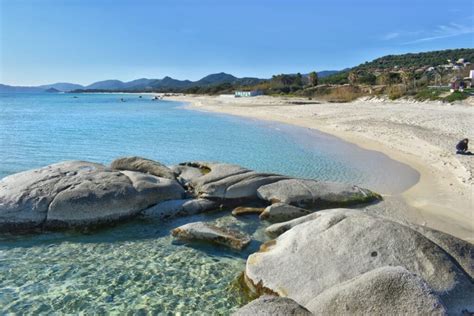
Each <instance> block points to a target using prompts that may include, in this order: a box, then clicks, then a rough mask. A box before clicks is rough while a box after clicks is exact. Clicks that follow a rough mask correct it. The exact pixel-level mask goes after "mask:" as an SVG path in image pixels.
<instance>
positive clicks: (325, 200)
mask: <svg viewBox="0 0 474 316" xmlns="http://www.w3.org/2000/svg"><path fill="white" fill-rule="evenodd" d="M257 192H258V196H259V197H260V198H261V199H263V200H265V201H268V202H270V203H272V204H273V203H278V202H281V203H286V204H291V205H294V206H298V207H302V208H307V209H322V208H330V207H339V206H349V205H356V204H361V203H368V202H373V201H376V200H380V199H381V196H380V195H378V194H377V193H374V192H372V191H370V190H367V189H363V188H360V187H358V186H355V185H347V184H342V183H335V182H323V181H316V180H305V179H287V180H282V181H278V182H275V183H271V184H268V185H264V186H261V187H260V188H259V189H258V190H257Z"/></svg>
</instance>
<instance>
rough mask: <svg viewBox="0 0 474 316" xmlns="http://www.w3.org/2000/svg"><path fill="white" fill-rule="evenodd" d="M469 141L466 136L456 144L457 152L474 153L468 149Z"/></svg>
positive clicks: (463, 153) (462, 153) (461, 153)
mask: <svg viewBox="0 0 474 316" xmlns="http://www.w3.org/2000/svg"><path fill="white" fill-rule="evenodd" d="M468 143H469V139H467V138H464V139H463V140H461V141H460V142H459V143H458V144H457V145H456V154H459V155H472V153H471V152H470V151H467V149H468V147H467V144H468Z"/></svg>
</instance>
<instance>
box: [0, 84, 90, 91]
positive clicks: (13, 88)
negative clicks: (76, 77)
mask: <svg viewBox="0 0 474 316" xmlns="http://www.w3.org/2000/svg"><path fill="white" fill-rule="evenodd" d="M83 88H84V87H83V86H81V85H79V84H74V83H65V82H63V83H53V84H48V85H42V86H37V87H21V86H9V85H6V84H0V92H4V93H5V92H8V93H41V92H51V91H48V90H49V89H54V90H56V91H55V92H68V91H72V90H76V89H83Z"/></svg>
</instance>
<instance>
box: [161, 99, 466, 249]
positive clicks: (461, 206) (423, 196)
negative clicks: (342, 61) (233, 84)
mask: <svg viewBox="0 0 474 316" xmlns="http://www.w3.org/2000/svg"><path fill="white" fill-rule="evenodd" d="M167 99H169V100H175V101H181V102H186V103H189V105H190V107H191V108H193V109H195V110H201V111H210V112H219V113H226V114H231V115H237V116H243V117H249V118H256V119H262V120H271V121H278V122H282V123H288V124H293V125H297V126H301V127H306V128H311V129H317V130H319V131H322V132H325V133H328V134H332V135H334V136H337V137H339V138H341V139H343V140H346V141H349V142H351V143H354V144H356V145H358V146H360V147H362V148H365V149H369V150H375V151H380V152H382V153H384V154H386V155H387V156H389V157H390V158H392V159H394V160H397V161H400V162H403V163H405V164H408V165H409V166H411V167H412V168H414V169H415V170H417V171H418V172H419V173H420V180H419V182H418V183H417V184H416V185H414V186H413V187H411V188H410V189H408V190H407V191H405V192H403V193H402V194H397V195H396V196H385V201H384V202H383V203H381V204H380V205H378V206H375V208H377V212H378V213H380V212H383V213H384V214H385V215H387V216H389V217H392V218H394V219H398V220H401V221H408V222H412V223H416V224H420V225H426V226H428V227H432V228H435V229H438V230H441V231H444V232H447V233H449V234H451V235H454V236H457V237H459V238H462V239H465V240H468V241H470V242H474V207H473V178H472V167H473V165H474V163H473V161H474V156H460V155H456V154H455V150H454V147H455V145H456V143H457V141H459V140H460V139H462V138H465V137H468V138H472V131H473V129H472V126H473V123H474V107H473V106H472V103H473V102H472V100H467V101H465V102H463V103H456V104H447V103H440V102H422V103H417V102H411V101H384V100H368V99H360V100H357V101H355V102H352V103H322V102H321V103H320V102H318V101H311V100H307V99H298V98H284V97H268V96H258V97H253V98H233V97H229V96H215V97H213V96H172V97H167ZM471 99H472V98H471ZM369 209H370V207H369Z"/></svg>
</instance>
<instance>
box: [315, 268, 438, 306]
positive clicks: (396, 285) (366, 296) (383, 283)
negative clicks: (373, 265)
mask: <svg viewBox="0 0 474 316" xmlns="http://www.w3.org/2000/svg"><path fill="white" fill-rule="evenodd" d="M306 306H307V308H308V309H309V310H310V311H311V312H312V313H314V314H315V315H367V314H370V315H445V314H446V309H445V308H444V306H443V303H442V302H441V301H440V299H439V298H438V296H437V295H436V294H434V293H433V291H432V290H431V289H430V288H429V286H428V285H427V284H426V282H425V281H423V279H421V278H420V277H419V276H417V275H415V274H413V273H410V272H409V271H408V270H406V269H405V268H403V267H382V268H378V269H374V270H372V271H369V272H367V273H364V274H362V275H360V276H357V277H355V278H353V279H350V280H348V281H346V282H342V283H340V284H338V285H335V286H333V287H331V288H329V289H327V290H325V291H324V292H322V293H321V294H319V295H318V296H316V297H315V298H313V299H312V300H311V301H310V302H309V303H308V304H307V305H306Z"/></svg>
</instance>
